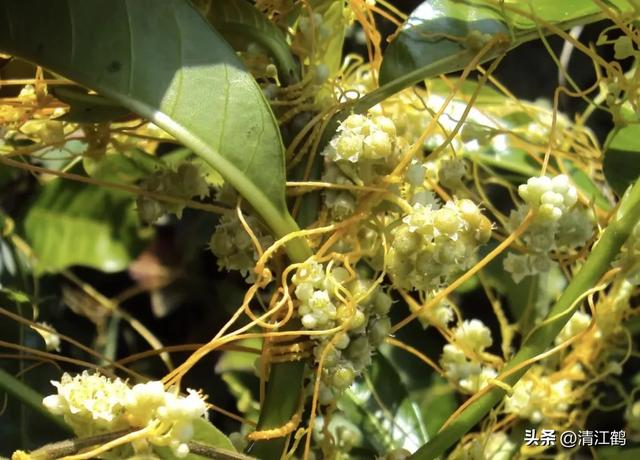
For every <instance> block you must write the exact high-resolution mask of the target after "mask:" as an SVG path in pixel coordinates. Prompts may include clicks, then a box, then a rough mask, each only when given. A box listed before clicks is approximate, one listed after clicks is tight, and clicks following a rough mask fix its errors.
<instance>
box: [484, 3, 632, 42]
mask: <svg viewBox="0 0 640 460" xmlns="http://www.w3.org/2000/svg"><path fill="white" fill-rule="evenodd" d="M493 3H494V4H495V2H493ZM505 3H506V8H505V10H504V11H505V14H506V15H507V17H508V18H509V24H510V25H511V26H512V27H515V28H517V29H520V30H521V32H520V34H522V31H527V30H531V29H536V28H537V25H536V23H535V21H533V20H532V19H531V17H529V15H533V16H535V17H536V18H539V19H540V20H542V21H545V22H550V23H558V24H561V25H562V28H566V27H567V23H568V22H571V23H572V24H571V25H574V24H586V23H588V22H593V17H594V16H599V15H600V14H601V13H602V9H601V8H600V7H599V6H598V4H597V3H596V2H594V1H593V0H562V1H561V2H559V1H558V0H511V1H507V2H505ZM603 3H604V4H607V6H614V7H618V8H622V9H623V10H628V9H629V8H630V7H631V4H630V3H629V2H627V1H626V0H607V1H606V2H603ZM509 7H515V8H514V9H510V8H509ZM515 9H517V10H520V11H522V12H523V13H525V14H521V13H519V12H517V11H515ZM571 25H569V27H570V26H571Z"/></svg>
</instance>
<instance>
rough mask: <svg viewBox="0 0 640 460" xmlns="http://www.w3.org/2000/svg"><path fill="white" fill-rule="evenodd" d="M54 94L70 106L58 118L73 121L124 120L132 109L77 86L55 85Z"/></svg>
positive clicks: (99, 121)
mask: <svg viewBox="0 0 640 460" xmlns="http://www.w3.org/2000/svg"><path fill="white" fill-rule="evenodd" d="M52 92H53V95H54V96H55V97H56V98H57V99H59V100H61V101H62V102H64V103H65V104H67V105H68V106H69V111H68V112H67V113H65V114H64V115H62V116H60V117H57V118H56V120H61V121H69V122H72V123H104V122H108V121H114V120H122V119H123V118H126V117H127V116H129V115H131V111H130V110H128V109H125V108H124V107H122V106H120V105H119V104H116V103H114V102H113V101H111V100H109V99H107V98H106V97H103V96H100V95H98V94H88V93H87V92H86V91H85V90H83V89H81V88H77V87H68V88H67V87H64V86H58V87H54V89H53V90H52Z"/></svg>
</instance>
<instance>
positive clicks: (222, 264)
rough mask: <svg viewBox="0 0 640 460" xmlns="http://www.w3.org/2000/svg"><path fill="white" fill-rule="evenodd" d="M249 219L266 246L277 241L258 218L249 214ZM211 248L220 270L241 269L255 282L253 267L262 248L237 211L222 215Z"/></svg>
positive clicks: (246, 277)
mask: <svg viewBox="0 0 640 460" xmlns="http://www.w3.org/2000/svg"><path fill="white" fill-rule="evenodd" d="M245 221H246V223H247V226H248V227H249V228H250V229H251V231H252V232H253V234H254V235H255V237H256V238H257V240H258V242H259V243H260V246H262V248H268V247H269V246H271V245H272V244H273V242H274V240H273V237H272V236H271V235H270V234H269V232H268V231H267V230H266V229H265V227H264V225H263V224H262V223H261V222H260V221H259V220H258V219H257V218H256V217H254V216H250V215H249V216H245ZM209 248H210V249H211V252H212V253H213V254H214V255H215V256H216V258H217V261H218V268H219V269H220V270H223V269H224V270H227V271H231V270H234V271H239V272H240V273H241V274H242V276H243V277H244V278H245V280H246V281H247V282H253V281H255V273H254V272H253V268H254V266H255V263H256V262H257V260H258V251H257V249H256V247H255V245H254V243H253V241H252V240H251V237H250V236H249V234H248V233H247V232H246V231H245V229H244V228H243V227H242V223H241V222H240V218H239V217H238V215H237V214H236V213H228V214H224V215H223V216H222V217H220V220H219V221H218V225H217V226H216V229H215V231H214V232H213V235H211V239H210V241H209Z"/></svg>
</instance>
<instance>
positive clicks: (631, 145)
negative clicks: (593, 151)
mask: <svg viewBox="0 0 640 460" xmlns="http://www.w3.org/2000/svg"><path fill="white" fill-rule="evenodd" d="M605 145H606V148H605V152H604V162H603V170H604V176H605V178H606V179H607V182H609V185H610V186H611V188H612V189H613V190H614V191H615V192H616V193H617V194H618V195H619V196H622V194H623V193H624V191H625V190H626V189H627V187H629V185H631V184H632V183H633V182H635V180H636V179H637V178H638V177H640V125H637V124H633V125H627V126H624V127H622V128H618V129H615V130H613V131H612V132H611V133H610V134H609V137H608V138H607V141H606V143H605Z"/></svg>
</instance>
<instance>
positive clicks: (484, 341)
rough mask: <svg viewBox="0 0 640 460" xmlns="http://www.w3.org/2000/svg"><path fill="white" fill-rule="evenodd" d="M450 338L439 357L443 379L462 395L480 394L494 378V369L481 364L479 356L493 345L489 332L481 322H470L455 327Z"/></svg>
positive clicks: (475, 320)
mask: <svg viewBox="0 0 640 460" xmlns="http://www.w3.org/2000/svg"><path fill="white" fill-rule="evenodd" d="M453 338H454V342H453V343H449V344H447V345H445V346H444V348H443V350H442V357H441V358H440V363H441V364H442V368H443V370H444V373H445V375H446V377H447V378H448V379H449V380H451V381H452V382H454V383H455V384H456V385H457V386H458V387H459V388H460V389H461V390H462V391H464V392H466V393H475V392H477V391H480V390H481V389H482V388H483V387H484V386H486V385H487V383H488V381H489V380H490V379H492V378H495V377H496V375H497V372H496V371H495V369H493V368H492V367H490V366H486V365H483V364H482V362H481V357H480V354H481V353H483V352H484V351H485V350H486V349H487V348H488V347H490V346H491V344H492V343H493V340H492V339H491V331H490V330H489V328H488V327H487V326H485V325H484V324H483V323H482V321H480V320H477V319H472V320H471V321H464V322H463V323H462V324H461V325H460V326H459V327H458V328H456V329H455V331H454V334H453Z"/></svg>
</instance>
